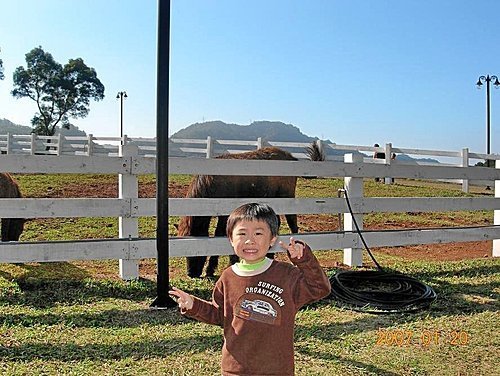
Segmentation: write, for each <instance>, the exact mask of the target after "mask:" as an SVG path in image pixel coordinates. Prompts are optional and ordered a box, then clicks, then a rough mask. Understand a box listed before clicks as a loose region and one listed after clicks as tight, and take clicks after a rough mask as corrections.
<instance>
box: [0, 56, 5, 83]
mask: <svg viewBox="0 0 500 376" xmlns="http://www.w3.org/2000/svg"><path fill="white" fill-rule="evenodd" d="M1 51H2V49H0V52H1ZM4 77H5V76H4V75H3V61H2V59H0V80H3V79H4Z"/></svg>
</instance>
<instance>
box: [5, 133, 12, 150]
mask: <svg viewBox="0 0 500 376" xmlns="http://www.w3.org/2000/svg"><path fill="white" fill-rule="evenodd" d="M10 138H11V137H10V133H9V132H7V145H6V148H5V150H6V153H7V154H10V151H11V150H10V144H11V140H10Z"/></svg>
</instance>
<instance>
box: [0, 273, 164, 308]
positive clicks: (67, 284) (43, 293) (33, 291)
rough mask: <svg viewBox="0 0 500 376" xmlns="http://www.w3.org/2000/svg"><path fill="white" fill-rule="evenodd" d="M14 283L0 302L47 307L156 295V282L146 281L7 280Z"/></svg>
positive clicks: (1, 275)
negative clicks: (12, 287)
mask: <svg viewBox="0 0 500 376" xmlns="http://www.w3.org/2000/svg"><path fill="white" fill-rule="evenodd" d="M0 277H3V278H5V279H7V280H10V283H11V284H15V285H17V288H16V289H13V291H12V292H11V293H10V294H9V293H4V294H0V304H1V303H8V304H12V305H23V306H31V307H33V308H50V307H53V306H55V305H59V304H82V305H83V304H86V303H92V302H96V301H99V300H101V299H106V298H114V299H126V300H130V301H136V302H138V301H144V300H146V299H152V297H153V296H154V295H155V288H156V284H155V283H154V282H152V281H149V280H141V281H133V282H124V281H107V280H91V279H83V280H79V279H70V280H68V279H57V280H55V279H37V278H20V279H13V280H12V279H8V276H5V274H3V273H0Z"/></svg>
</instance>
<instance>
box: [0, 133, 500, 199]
mask: <svg viewBox="0 0 500 376" xmlns="http://www.w3.org/2000/svg"><path fill="white" fill-rule="evenodd" d="M317 143H318V145H319V146H320V147H321V148H322V149H323V150H324V151H325V152H327V153H328V151H329V150H335V151H337V152H338V154H337V155H330V156H328V157H327V160H332V161H334V160H336V161H342V160H343V154H347V153H360V154H364V155H365V159H364V160H365V162H366V163H382V164H395V163H399V162H400V160H399V159H398V158H397V159H395V160H393V159H391V158H390V157H391V155H392V154H397V155H399V156H401V155H405V156H411V158H413V159H408V158H407V159H406V160H405V161H404V164H405V165H407V164H416V165H433V164H436V162H432V160H435V158H438V159H439V160H440V161H439V164H440V165H442V166H460V167H468V166H472V165H474V164H475V163H477V162H478V161H485V160H491V161H496V160H500V155H499V154H483V153H476V152H471V151H469V149H468V148H463V149H461V150H458V151H449V150H426V149H410V148H401V147H395V146H393V145H392V144H391V143H387V144H385V146H384V147H374V146H362V145H339V144H335V143H325V142H321V141H319V140H318V141H317ZM120 145H134V146H136V147H137V154H138V155H139V156H144V157H155V156H156V139H155V138H130V137H128V136H126V135H125V136H123V138H120V137H95V136H93V135H92V134H90V135H88V136H86V137H82V136H63V135H61V134H58V135H57V136H36V135H34V134H30V135H12V134H5V135H0V153H1V154H21V155H58V156H62V155H84V156H108V157H116V156H118V155H119V148H120ZM307 145H309V144H308V143H304V142H280V141H263V140H262V138H257V139H256V140H254V141H248V140H216V139H213V138H212V137H210V136H209V137H207V138H206V139H170V147H169V153H170V156H174V157H175V156H184V157H190V156H197V157H200V156H205V157H206V158H212V157H214V156H216V155H219V154H222V153H238V152H242V151H245V150H251V149H256V148H261V147H263V146H277V147H280V148H283V149H290V151H291V152H292V154H293V155H294V156H295V157H296V158H298V159H307V155H306V153H305V152H304V150H303V149H304V147H306V146H307ZM375 153H384V154H385V160H384V159H373V158H372V157H371V156H372V155H373V154H375ZM366 154H368V157H366ZM422 157H425V158H422ZM419 159H420V160H419ZM386 182H387V183H389V182H390V181H389V180H387V181H386ZM455 182H457V183H459V181H456V179H455ZM460 182H461V184H462V190H463V191H464V192H468V191H469V184H476V185H483V186H492V185H493V181H486V180H468V179H463V180H461V181H460Z"/></svg>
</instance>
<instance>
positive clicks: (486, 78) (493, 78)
mask: <svg viewBox="0 0 500 376" xmlns="http://www.w3.org/2000/svg"><path fill="white" fill-rule="evenodd" d="M491 81H493V85H495V88H498V87H499V86H500V81H498V77H497V76H490V75H487V76H480V77H479V79H478V80H477V83H476V85H477V88H478V89H481V86H483V83H484V82H486V154H490V153H491V148H490V129H491V127H490V82H491ZM486 165H487V166H488V167H489V165H490V161H489V160H486Z"/></svg>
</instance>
